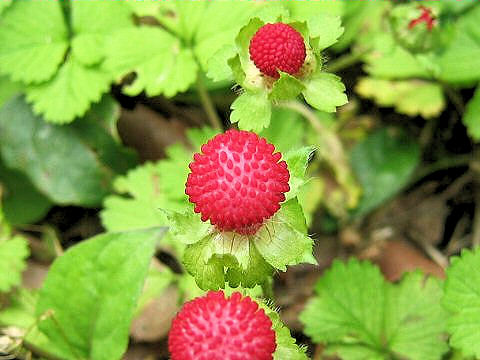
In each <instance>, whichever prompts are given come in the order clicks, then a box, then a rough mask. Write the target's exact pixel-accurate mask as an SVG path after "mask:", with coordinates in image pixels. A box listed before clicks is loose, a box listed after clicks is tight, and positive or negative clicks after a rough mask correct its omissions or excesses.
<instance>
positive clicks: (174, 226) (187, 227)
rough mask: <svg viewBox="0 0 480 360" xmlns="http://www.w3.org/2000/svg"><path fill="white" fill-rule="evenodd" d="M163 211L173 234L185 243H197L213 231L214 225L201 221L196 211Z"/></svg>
mask: <svg viewBox="0 0 480 360" xmlns="http://www.w3.org/2000/svg"><path fill="white" fill-rule="evenodd" d="M161 211H162V212H164V213H165V215H166V217H167V219H168V222H169V226H170V232H171V234H172V236H174V238H175V240H178V241H181V242H182V243H184V244H187V245H188V244H195V243H197V242H199V241H200V240H202V239H203V238H205V237H206V236H207V235H208V234H209V233H210V232H211V229H212V226H211V225H210V224H209V223H207V222H203V221H201V219H200V217H199V216H198V214H196V213H194V212H184V213H178V212H175V211H171V210H166V209H161Z"/></svg>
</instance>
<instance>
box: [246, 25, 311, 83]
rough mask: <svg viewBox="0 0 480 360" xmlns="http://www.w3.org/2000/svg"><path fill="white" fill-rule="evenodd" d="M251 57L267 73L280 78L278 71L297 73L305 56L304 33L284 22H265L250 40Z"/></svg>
mask: <svg viewBox="0 0 480 360" xmlns="http://www.w3.org/2000/svg"><path fill="white" fill-rule="evenodd" d="M249 50H250V59H251V60H252V61H253V62H254V64H255V66H256V67H257V68H258V69H259V70H260V71H261V72H262V73H263V74H265V75H268V76H271V77H273V78H278V77H279V76H280V75H279V73H278V71H279V70H280V71H283V72H286V73H289V74H290V75H293V74H296V73H297V72H298V71H299V70H300V68H301V67H302V65H303V63H304V61H305V57H306V50H305V43H304V41H303V37H302V35H301V34H300V33H299V32H298V31H297V30H295V29H294V28H293V27H291V26H290V25H287V24H284V23H275V24H265V25H264V26H262V27H261V28H260V29H258V31H257V32H256V33H255V35H253V37H252V40H250V48H249Z"/></svg>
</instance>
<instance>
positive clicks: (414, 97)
mask: <svg viewBox="0 0 480 360" xmlns="http://www.w3.org/2000/svg"><path fill="white" fill-rule="evenodd" d="M355 90H356V92H357V93H358V94H359V95H360V96H363V97H366V98H371V99H373V100H374V101H375V102H376V103H377V104H378V105H380V106H394V107H395V111H396V112H398V113H400V114H406V115H409V116H417V115H421V116H422V117H424V118H431V117H436V116H438V115H440V113H441V112H442V111H443V109H444V108H445V99H444V97H443V90H442V87H441V86H440V85H439V84H437V83H432V82H427V81H422V80H403V81H391V80H383V79H376V78H362V79H360V80H359V82H358V84H357V86H356V88H355Z"/></svg>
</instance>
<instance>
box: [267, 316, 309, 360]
mask: <svg viewBox="0 0 480 360" xmlns="http://www.w3.org/2000/svg"><path fill="white" fill-rule="evenodd" d="M265 313H266V314H267V315H268V317H269V318H270V320H271V321H272V328H273V330H274V331H275V336H276V338H275V341H276V343H277V348H276V349H275V352H274V353H273V359H274V360H284V359H288V360H307V359H308V357H307V354H305V351H306V347H299V346H298V345H297V344H296V341H295V339H294V338H292V336H291V335H290V330H289V329H288V328H287V327H286V326H285V325H284V324H283V323H282V321H281V320H280V316H279V315H278V313H277V312H275V311H272V310H270V309H266V311H265Z"/></svg>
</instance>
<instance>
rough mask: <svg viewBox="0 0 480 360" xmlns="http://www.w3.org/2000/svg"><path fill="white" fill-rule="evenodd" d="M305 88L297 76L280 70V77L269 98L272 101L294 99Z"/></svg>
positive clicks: (274, 84)
mask: <svg viewBox="0 0 480 360" xmlns="http://www.w3.org/2000/svg"><path fill="white" fill-rule="evenodd" d="M304 89H305V86H304V85H303V84H302V82H300V81H299V80H298V79H297V78H296V77H294V76H292V75H290V74H287V73H284V72H280V78H279V79H278V80H276V81H275V82H274V83H273V87H272V91H271V92H270V94H268V98H269V99H270V100H272V101H280V100H294V99H295V98H296V97H297V96H298V95H300V93H301V92H302V91H303V90H304Z"/></svg>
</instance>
